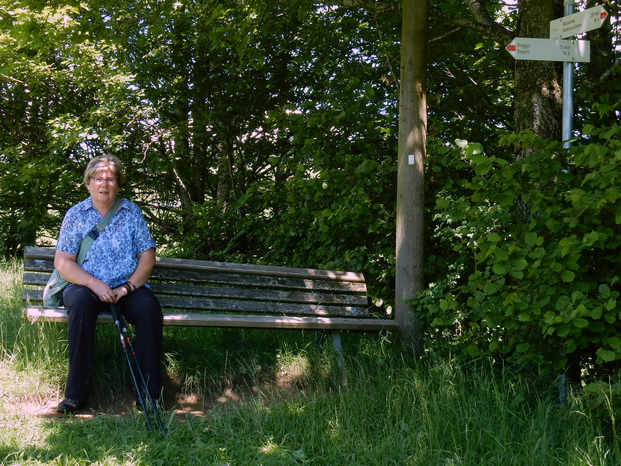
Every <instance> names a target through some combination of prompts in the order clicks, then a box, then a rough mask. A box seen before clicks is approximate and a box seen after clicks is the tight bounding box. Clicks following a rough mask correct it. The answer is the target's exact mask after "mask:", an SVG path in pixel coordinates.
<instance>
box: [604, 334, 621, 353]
mask: <svg viewBox="0 0 621 466" xmlns="http://www.w3.org/2000/svg"><path fill="white" fill-rule="evenodd" d="M606 343H607V344H608V345H610V347H611V348H612V349H614V350H615V351H621V338H619V337H609V338H606Z"/></svg>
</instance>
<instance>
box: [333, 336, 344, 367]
mask: <svg viewBox="0 0 621 466" xmlns="http://www.w3.org/2000/svg"><path fill="white" fill-rule="evenodd" d="M332 348H334V352H335V353H336V362H337V363H338V365H339V369H341V370H343V369H344V368H345V358H344V357H343V343H342V342H341V334H340V333H339V332H332Z"/></svg>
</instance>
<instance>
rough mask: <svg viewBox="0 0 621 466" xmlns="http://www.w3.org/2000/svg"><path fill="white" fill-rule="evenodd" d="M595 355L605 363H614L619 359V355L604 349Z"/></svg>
mask: <svg viewBox="0 0 621 466" xmlns="http://www.w3.org/2000/svg"><path fill="white" fill-rule="evenodd" d="M595 354H597V357H598V359H601V360H602V361H604V362H612V361H615V360H616V359H618V358H617V353H616V352H615V351H611V350H607V349H604V348H600V349H598V350H597V351H596V352H595Z"/></svg>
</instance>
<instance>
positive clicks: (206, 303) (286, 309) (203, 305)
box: [22, 289, 368, 317]
mask: <svg viewBox="0 0 621 466" xmlns="http://www.w3.org/2000/svg"><path fill="white" fill-rule="evenodd" d="M22 298H23V299H25V300H26V301H28V302H33V301H36V302H41V301H42V291H41V290H29V289H25V290H23V292H22ZM158 299H159V302H160V304H161V306H162V308H167V309H193V310H201V311H226V312H237V313H239V312H245V313H276V314H285V313H286V314H293V315H320V316H328V315H333V316H339V317H346V316H357V317H365V316H368V313H367V312H366V309H365V308H364V307H357V306H336V305H322V304H302V303H283V302H276V301H250V300H246V301H244V300H240V299H217V298H197V297H193V296H167V295H160V296H158Z"/></svg>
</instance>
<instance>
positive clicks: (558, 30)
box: [550, 5, 608, 39]
mask: <svg viewBox="0 0 621 466" xmlns="http://www.w3.org/2000/svg"><path fill="white" fill-rule="evenodd" d="M607 17H608V12H607V11H606V10H605V9H604V7H603V6H601V5H598V6H594V7H593V8H589V9H588V10H584V11H580V12H578V13H573V14H570V15H568V16H563V17H562V18H557V19H554V20H552V21H550V39H564V38H566V37H571V36H575V35H576V34H582V33H583V32H587V31H592V30H593V29H599V28H600V27H601V26H602V24H604V21H606V18H607Z"/></svg>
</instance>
